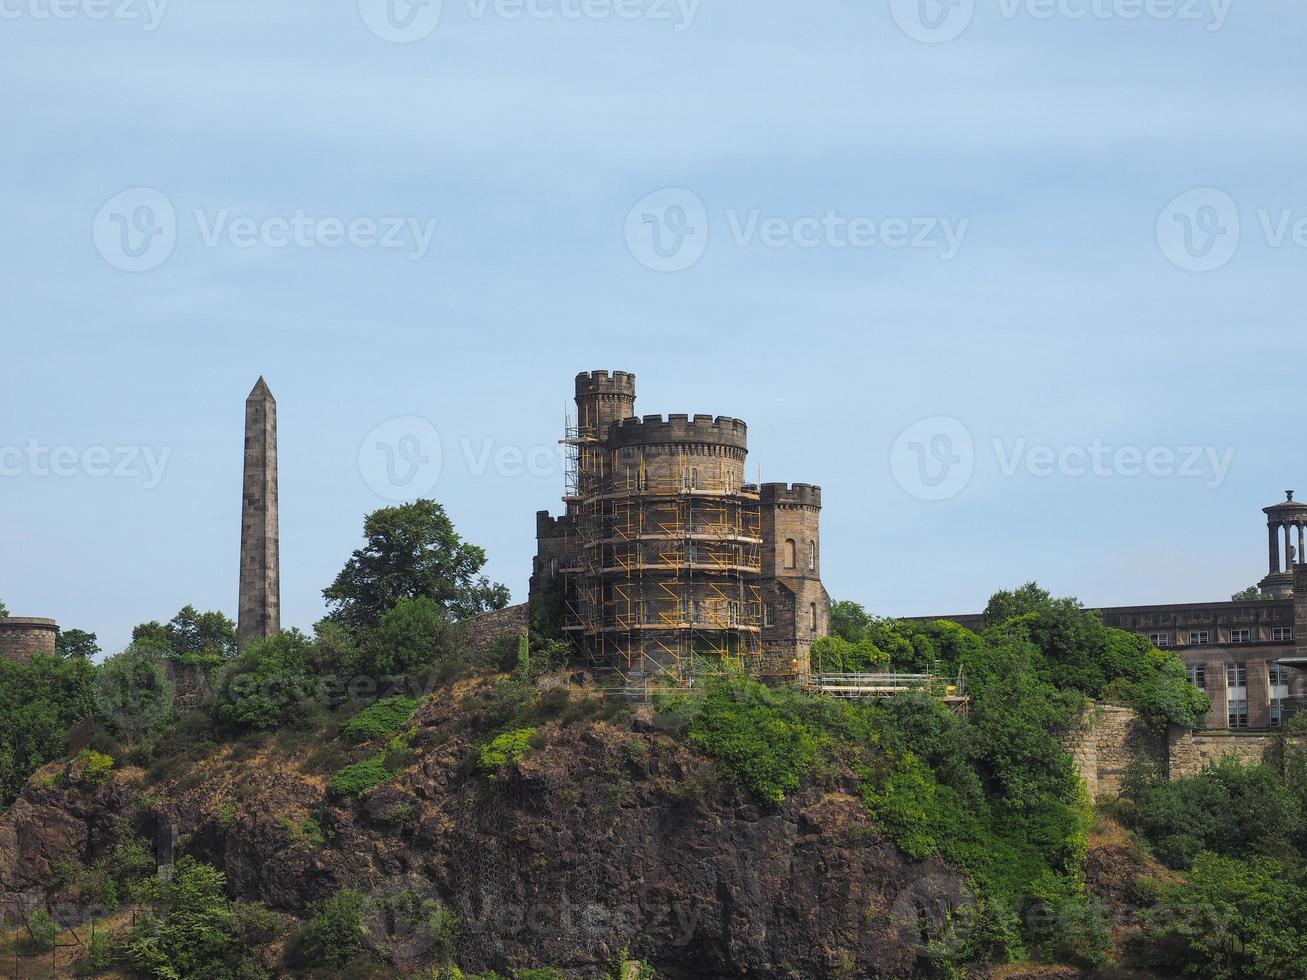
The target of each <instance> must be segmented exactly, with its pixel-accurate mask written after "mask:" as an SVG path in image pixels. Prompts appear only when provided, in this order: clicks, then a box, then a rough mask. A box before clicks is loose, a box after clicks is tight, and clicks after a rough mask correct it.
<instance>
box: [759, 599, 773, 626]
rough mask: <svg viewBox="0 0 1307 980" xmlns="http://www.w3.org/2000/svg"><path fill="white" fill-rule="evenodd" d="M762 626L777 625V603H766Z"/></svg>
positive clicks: (763, 610) (763, 608) (763, 609)
mask: <svg viewBox="0 0 1307 980" xmlns="http://www.w3.org/2000/svg"><path fill="white" fill-rule="evenodd" d="M762 625H763V626H775V625H776V603H774V602H768V603H766V604H765V605H763V607H762Z"/></svg>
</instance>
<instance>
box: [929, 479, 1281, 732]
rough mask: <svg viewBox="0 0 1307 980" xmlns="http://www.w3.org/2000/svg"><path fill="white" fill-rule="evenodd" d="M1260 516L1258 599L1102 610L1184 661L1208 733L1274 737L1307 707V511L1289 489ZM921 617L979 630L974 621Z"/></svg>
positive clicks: (1111, 621) (1110, 620)
mask: <svg viewBox="0 0 1307 980" xmlns="http://www.w3.org/2000/svg"><path fill="white" fill-rule="evenodd" d="M1263 513H1264V514H1266V520H1267V529H1268V541H1269V546H1268V550H1269V555H1268V558H1269V568H1270V572H1269V574H1268V575H1267V576H1266V577H1265V578H1263V579H1262V580H1261V582H1260V583H1259V588H1260V590H1261V592H1262V597H1261V598H1257V599H1250V600H1245V601H1231V602H1196V603H1181V604H1174V605H1157V606H1115V607H1108V608H1103V609H1099V610H1098V612H1099V613H1100V614H1101V615H1102V617H1103V622H1104V623H1105V624H1106V625H1107V626H1112V627H1115V628H1116V629H1122V630H1128V631H1130V632H1132V633H1138V634H1139V635H1141V636H1146V637H1147V638H1148V641H1149V642H1150V643H1152V644H1153V646H1155V647H1158V648H1159V649H1166V650H1173V651H1174V652H1175V653H1176V654H1178V655H1179V657H1180V659H1182V660H1183V661H1184V663H1185V669H1186V670H1187V671H1188V674H1189V681H1190V683H1192V684H1196V685H1197V686H1199V687H1201V688H1203V689H1204V690H1205V691H1206V692H1207V694H1208V696H1209V697H1210V698H1211V699H1212V711H1211V713H1210V714H1209V715H1208V716H1207V719H1206V723H1205V728H1207V729H1210V730H1229V731H1243V730H1249V731H1258V730H1260V731H1266V730H1272V729H1276V728H1279V727H1280V726H1281V725H1283V724H1284V721H1285V719H1286V718H1287V717H1288V715H1289V714H1291V713H1292V712H1293V711H1296V710H1299V709H1301V708H1303V707H1307V564H1304V563H1303V558H1304V549H1303V543H1304V533H1305V532H1304V528H1307V505H1305V504H1302V503H1300V502H1298V501H1296V500H1294V499H1293V491H1292V490H1289V491H1286V493H1285V499H1284V500H1282V501H1279V502H1278V503H1275V504H1272V505H1271V506H1270V507H1266V508H1263ZM1281 543H1283V548H1281ZM920 618H930V619H951V620H953V621H955V622H957V623H958V624H959V625H962V626H965V627H967V628H968V629H973V630H976V629H980V628H981V626H982V617H981V616H980V615H977V614H968V615H962V616H946V617H939V616H934V617H920Z"/></svg>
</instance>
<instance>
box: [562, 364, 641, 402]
mask: <svg viewBox="0 0 1307 980" xmlns="http://www.w3.org/2000/svg"><path fill="white" fill-rule="evenodd" d="M576 395H577V397H578V398H581V397H584V396H585V395H625V396H626V397H628V398H631V399H632V400H634V399H635V375H634V374H631V373H630V372H629V371H613V372H612V373H611V374H609V372H607V371H582V372H581V373H580V374H578V375H577V376H576Z"/></svg>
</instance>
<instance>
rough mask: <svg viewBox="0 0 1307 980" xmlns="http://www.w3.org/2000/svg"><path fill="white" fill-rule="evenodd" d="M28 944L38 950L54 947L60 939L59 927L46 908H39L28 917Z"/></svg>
mask: <svg viewBox="0 0 1307 980" xmlns="http://www.w3.org/2000/svg"><path fill="white" fill-rule="evenodd" d="M27 937H28V945H29V946H31V948H32V949H36V950H42V951H45V950H51V949H54V946H55V943H56V942H58V940H59V927H58V926H56V925H55V924H54V919H52V918H51V917H50V913H49V912H47V911H46V910H45V909H37V910H36V911H35V912H33V913H32V914H31V915H29V916H28V917H27Z"/></svg>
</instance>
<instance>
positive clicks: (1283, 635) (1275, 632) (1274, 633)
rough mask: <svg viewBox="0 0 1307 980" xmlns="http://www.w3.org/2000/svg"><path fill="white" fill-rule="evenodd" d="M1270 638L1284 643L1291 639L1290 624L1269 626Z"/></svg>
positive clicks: (1291, 629)
mask: <svg viewBox="0 0 1307 980" xmlns="http://www.w3.org/2000/svg"><path fill="white" fill-rule="evenodd" d="M1271 639H1272V640H1276V641H1278V642H1280V643H1284V642H1286V641H1288V640H1292V639H1293V627H1292V626H1275V627H1272V628H1271Z"/></svg>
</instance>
